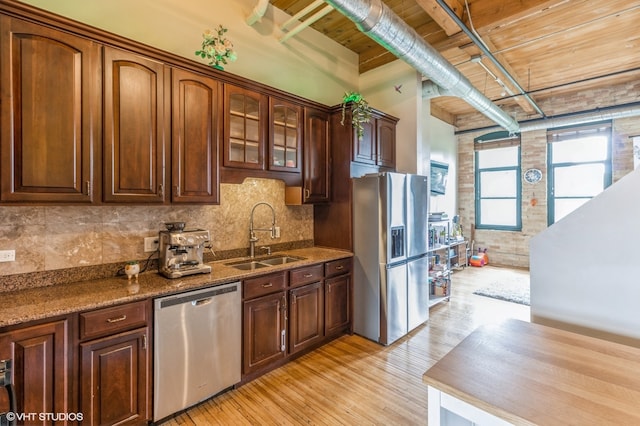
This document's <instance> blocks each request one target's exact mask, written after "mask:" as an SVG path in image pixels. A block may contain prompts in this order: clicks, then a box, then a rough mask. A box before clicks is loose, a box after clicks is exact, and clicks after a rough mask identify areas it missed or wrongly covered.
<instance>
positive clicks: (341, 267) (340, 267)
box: [336, 265, 344, 271]
mask: <svg viewBox="0 0 640 426" xmlns="http://www.w3.org/2000/svg"><path fill="white" fill-rule="evenodd" d="M342 269H344V266H342V265H340V266H336V271H340V270H342Z"/></svg>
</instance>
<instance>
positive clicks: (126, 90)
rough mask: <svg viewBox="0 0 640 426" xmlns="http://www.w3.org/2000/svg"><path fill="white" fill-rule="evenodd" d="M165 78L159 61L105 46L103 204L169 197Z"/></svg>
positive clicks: (164, 71)
mask: <svg viewBox="0 0 640 426" xmlns="http://www.w3.org/2000/svg"><path fill="white" fill-rule="evenodd" d="M169 74H170V73H169V70H168V68H167V67H166V66H165V65H164V64H162V63H160V62H156V61H154V60H151V59H148V58H145V57H143V56H139V55H135V54H132V53H128V52H125V51H123V50H119V49H114V48H110V47H105V48H104V116H105V122H104V190H103V192H104V194H103V199H104V201H106V202H117V203H131V202H137V203H140V202H144V203H162V202H164V201H165V200H167V199H168V197H167V196H166V188H165V185H166V183H165V162H166V156H167V151H166V150H167V143H166V140H165V139H166V138H168V137H169V134H170V133H169V123H170V118H169V114H168V111H169V104H170V101H169V99H168V95H169V92H170V91H169V89H168V86H169Z"/></svg>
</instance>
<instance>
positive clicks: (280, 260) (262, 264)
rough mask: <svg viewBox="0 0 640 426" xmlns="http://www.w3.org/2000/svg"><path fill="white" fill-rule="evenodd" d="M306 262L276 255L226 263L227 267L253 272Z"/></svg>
mask: <svg viewBox="0 0 640 426" xmlns="http://www.w3.org/2000/svg"><path fill="white" fill-rule="evenodd" d="M299 260H304V258H303V257H295V256H287V255H284V254H283V255H274V256H270V257H265V258H262V259H256V260H240V261H238V262H232V263H226V265H227V266H231V267H232V268H236V269H240V270H242V271H253V270H254V269H260V268H266V267H269V266H275V265H286V264H287V263H291V262H297V261H299Z"/></svg>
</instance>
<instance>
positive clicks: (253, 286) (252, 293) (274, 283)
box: [243, 272, 287, 299]
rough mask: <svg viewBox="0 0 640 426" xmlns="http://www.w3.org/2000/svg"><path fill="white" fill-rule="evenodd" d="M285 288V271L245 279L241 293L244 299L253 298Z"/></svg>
mask: <svg viewBox="0 0 640 426" xmlns="http://www.w3.org/2000/svg"><path fill="white" fill-rule="evenodd" d="M285 288H287V273H286V272H279V273H277V274H269V275H263V276H261V277H257V278H251V279H248V280H245V281H244V283H243V295H244V298H245V299H253V298H255V297H258V296H262V295H265V294H269V293H273V292H275V291H280V290H284V289H285Z"/></svg>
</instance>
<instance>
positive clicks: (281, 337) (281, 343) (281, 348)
mask: <svg viewBox="0 0 640 426" xmlns="http://www.w3.org/2000/svg"><path fill="white" fill-rule="evenodd" d="M286 333H287V332H286V331H285V330H282V331H281V332H280V352H284V351H285V349H286V346H285V335H286Z"/></svg>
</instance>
